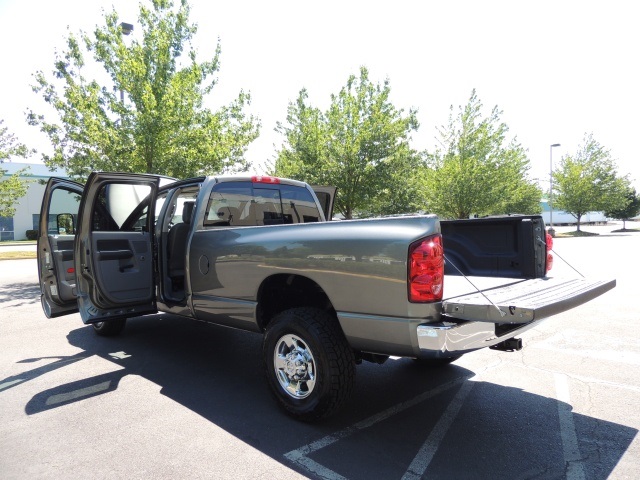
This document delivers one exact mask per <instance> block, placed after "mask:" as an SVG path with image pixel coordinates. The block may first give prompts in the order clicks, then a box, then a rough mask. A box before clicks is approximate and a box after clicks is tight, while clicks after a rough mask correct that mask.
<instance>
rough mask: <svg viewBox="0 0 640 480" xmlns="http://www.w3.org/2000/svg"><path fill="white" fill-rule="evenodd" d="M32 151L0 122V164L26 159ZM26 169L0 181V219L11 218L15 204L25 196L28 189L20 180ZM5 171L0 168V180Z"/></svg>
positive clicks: (2, 121)
mask: <svg viewBox="0 0 640 480" xmlns="http://www.w3.org/2000/svg"><path fill="white" fill-rule="evenodd" d="M31 152H32V151H31V150H29V149H28V148H27V146H26V145H24V144H22V143H20V142H18V139H17V138H16V136H15V135H13V134H12V133H9V129H8V128H7V127H5V126H4V120H0V163H4V161H5V160H9V159H10V158H11V157H26V156H27V155H29V153H31ZM26 170H27V168H23V169H21V170H20V171H18V172H16V173H14V174H13V175H10V176H9V177H8V178H7V179H6V180H2V181H0V217H13V215H14V214H15V211H16V209H15V203H16V202H17V201H18V199H19V198H20V197H23V196H25V195H26V194H27V189H28V188H29V186H28V184H27V182H25V181H24V180H21V179H20V175H22V174H23V173H24V172H25V171H26ZM5 173H6V170H3V169H2V168H0V178H2V177H4V175H5Z"/></svg>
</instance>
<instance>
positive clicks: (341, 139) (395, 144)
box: [275, 67, 421, 219]
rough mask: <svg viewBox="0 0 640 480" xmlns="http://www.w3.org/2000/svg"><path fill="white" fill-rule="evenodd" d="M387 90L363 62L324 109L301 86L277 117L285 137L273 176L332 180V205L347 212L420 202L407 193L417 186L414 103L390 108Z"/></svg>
mask: <svg viewBox="0 0 640 480" xmlns="http://www.w3.org/2000/svg"><path fill="white" fill-rule="evenodd" d="M390 93H391V87H390V84H389V80H385V81H384V83H383V84H382V85H381V84H379V83H378V84H374V83H373V82H372V81H371V80H370V79H369V72H368V70H367V69H366V68H365V67H362V68H361V69H360V76H359V78H358V77H356V76H355V75H351V76H350V77H349V79H348V80H347V84H346V86H344V87H343V88H342V89H341V90H340V92H339V93H338V94H337V95H332V96H331V106H330V107H329V109H328V110H327V111H326V112H322V111H320V110H319V109H318V108H315V107H312V106H311V105H309V104H308V93H307V91H306V89H302V90H301V91H300V93H299V95H298V99H297V100H296V101H295V102H291V103H290V104H289V108H288V112H287V122H286V125H283V124H282V123H278V127H277V130H278V131H279V132H280V133H282V134H283V136H284V138H285V144H284V145H283V146H282V148H281V149H280V150H279V151H278V152H277V158H276V164H275V173H276V175H280V176H285V177H291V178H297V179H300V180H304V181H306V182H308V183H312V184H325V185H334V186H337V187H338V195H337V198H336V210H337V211H338V212H340V213H341V214H342V215H343V216H344V217H345V218H347V219H350V218H353V216H354V215H362V216H367V215H379V214H386V213H402V212H406V211H411V210H413V209H415V208H416V206H417V205H418V204H419V203H420V202H416V198H415V197H414V195H413V194H412V192H418V191H419V188H418V185H417V183H416V182H415V181H414V179H413V177H412V175H411V173H412V172H413V171H419V170H420V168H418V167H419V166H420V164H421V159H420V157H419V156H418V154H417V153H416V152H415V151H413V150H411V148H409V139H410V133H411V131H413V130H417V129H418V121H417V119H416V112H415V111H414V110H410V111H409V113H408V115H404V111H403V110H401V109H400V110H398V109H396V108H395V107H394V106H393V104H392V103H391V101H390V100H389V95H390Z"/></svg>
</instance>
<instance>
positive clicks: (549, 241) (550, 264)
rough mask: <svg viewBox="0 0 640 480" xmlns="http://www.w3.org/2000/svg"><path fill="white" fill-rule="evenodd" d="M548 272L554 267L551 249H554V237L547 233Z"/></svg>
mask: <svg viewBox="0 0 640 480" xmlns="http://www.w3.org/2000/svg"><path fill="white" fill-rule="evenodd" d="M546 240H547V270H546V271H547V272H548V271H549V270H551V268H552V267H553V255H551V253H550V252H551V249H552V248H553V237H552V236H551V235H550V234H548V233H547V237H546Z"/></svg>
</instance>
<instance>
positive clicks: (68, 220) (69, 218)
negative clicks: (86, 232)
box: [56, 213, 76, 235]
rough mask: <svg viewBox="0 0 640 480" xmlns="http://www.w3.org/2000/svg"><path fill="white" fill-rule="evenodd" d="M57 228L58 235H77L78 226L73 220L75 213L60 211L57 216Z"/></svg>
mask: <svg viewBox="0 0 640 480" xmlns="http://www.w3.org/2000/svg"><path fill="white" fill-rule="evenodd" d="M56 229H57V231H58V235H75V234H76V227H75V224H74V221H73V215H72V214H70V213H60V214H58V216H57V217H56Z"/></svg>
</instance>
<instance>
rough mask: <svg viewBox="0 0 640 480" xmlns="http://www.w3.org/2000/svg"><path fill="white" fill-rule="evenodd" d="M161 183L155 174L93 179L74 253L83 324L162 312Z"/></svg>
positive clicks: (107, 175)
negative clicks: (158, 279)
mask: <svg viewBox="0 0 640 480" xmlns="http://www.w3.org/2000/svg"><path fill="white" fill-rule="evenodd" d="M158 181H159V179H158V177H155V176H152V175H133V174H120V173H92V174H91V175H90V176H89V179H88V180H87V185H86V186H85V190H84V196H83V197H82V202H81V204H80V212H79V221H78V231H77V237H76V243H75V251H74V264H75V270H76V273H77V295H78V309H79V310H80V315H81V316H82V321H83V322H84V323H96V322H102V321H105V320H109V319H114V318H127V317H132V316H137V315H143V314H148V313H155V312H156V311H157V310H156V301H155V286H154V255H153V234H154V233H153V232H154V228H153V222H154V211H153V210H154V208H155V203H156V202H155V198H156V195H157V190H158ZM141 204H142V207H143V208H139V207H140V206H141Z"/></svg>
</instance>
